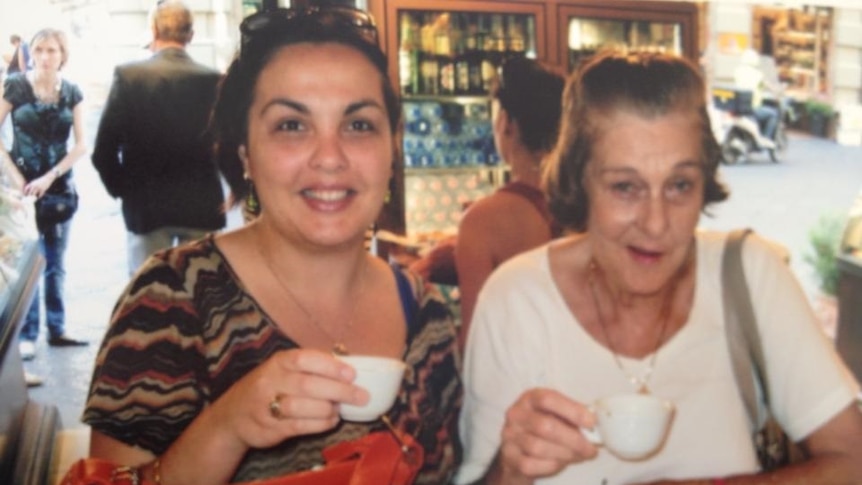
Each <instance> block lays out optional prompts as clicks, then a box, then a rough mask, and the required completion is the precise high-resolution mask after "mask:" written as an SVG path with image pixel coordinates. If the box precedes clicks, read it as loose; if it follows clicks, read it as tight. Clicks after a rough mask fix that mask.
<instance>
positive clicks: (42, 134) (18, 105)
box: [0, 29, 87, 360]
mask: <svg viewBox="0 0 862 485" xmlns="http://www.w3.org/2000/svg"><path fill="white" fill-rule="evenodd" d="M30 49H31V55H32V60H33V69H32V70H30V71H27V72H22V73H16V74H13V75H11V76H9V77H8V78H6V82H5V83H4V91H3V99H2V100H0V123H2V122H3V121H4V120H5V119H6V116H7V115H9V114H10V113H11V116H12V133H13V137H14V138H13V141H12V148H11V149H10V150H7V148H6V147H4V146H3V145H2V141H0V158H2V167H3V170H4V171H5V172H6V173H7V175H9V176H10V177H11V178H12V180H14V181H15V183H17V184H18V185H19V186H20V187H22V190H23V192H24V194H25V195H31V196H33V197H35V198H36V199H39V198H41V197H42V196H44V195H45V194H47V193H50V194H63V193H66V194H70V193H74V192H75V187H74V183H73V180H72V165H74V164H75V163H77V162H78V160H80V159H81V158H82V157H83V156H84V155H86V153H87V147H86V145H85V144H84V107H83V104H82V103H81V101H82V100H83V95H82V94H81V90H80V88H78V86H77V85H75V84H73V83H72V82H70V81H68V80H67V79H64V78H63V76H61V75H60V71H61V69H62V68H63V66H64V65H65V64H66V61H67V60H68V59H69V46H68V42H67V40H66V35H65V34H64V33H63V32H61V31H59V30H54V29H44V30H40V31H39V32H37V33H36V35H35V36H33V40H32V41H31V42H30ZM70 133H72V135H73V137H74V144H72V148H71V149H67V143H68V140H69V134H70ZM73 197H76V195H75V196H73ZM37 204H38V202H37ZM36 223H37V224H36V225H37V227H38V229H39V246H40V248H41V250H42V255H43V256H44V257H45V272H44V284H43V294H44V296H45V314H46V315H45V320H46V323H47V326H48V344H49V345H51V346H58V347H64V346H76V345H86V344H87V343H86V342H82V341H79V340H76V339H74V338H72V337H70V336H68V335H67V334H66V328H65V323H66V314H65V308H64V304H63V283H64V281H65V278H66V270H65V268H64V263H63V258H64V255H65V253H66V246H67V244H68V242H69V229H70V227H71V220H66V221H63V222H57V221H46V220H43V219H40V218H38V217H37V219H36ZM40 303H41V302H40V301H39V292H38V291H37V292H36V295H35V296H34V298H33V303H32V305H31V306H30V310H29V311H28V312H27V316H26V317H25V319H24V326H23V327H22V328H21V333H20V339H21V340H20V343H19V345H20V348H21V356H22V358H24V359H25V360H27V359H32V358H33V357H34V355H35V354H34V351H35V341H36V338H37V337H38V336H39V306H40Z"/></svg>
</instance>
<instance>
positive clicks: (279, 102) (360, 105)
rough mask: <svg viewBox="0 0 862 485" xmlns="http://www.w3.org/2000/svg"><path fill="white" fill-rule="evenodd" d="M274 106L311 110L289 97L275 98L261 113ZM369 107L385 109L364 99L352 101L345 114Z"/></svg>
mask: <svg viewBox="0 0 862 485" xmlns="http://www.w3.org/2000/svg"><path fill="white" fill-rule="evenodd" d="M273 106H286V107H288V108H291V109H294V110H296V111H299V112H300V113H303V114H308V113H309V112H310V111H309V109H308V106H306V105H304V104H303V103H300V102H298V101H293V100H292V99H288V98H276V99H273V100H272V101H270V102H269V103H266V105H264V107H263V109H261V110H260V112H261V114H263V113H265V112H266V111H267V110H268V109H269V108H271V107H273ZM368 107H371V108H378V109H380V110H383V106H381V105H380V103H378V102H377V101H375V100H373V99H363V100H361V101H357V102H355V103H350V104H349V105H348V106H347V109H345V110H344V114H345V115H349V114H353V113H355V112H357V111H360V110H362V109H364V108H368Z"/></svg>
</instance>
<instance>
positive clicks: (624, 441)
mask: <svg viewBox="0 0 862 485" xmlns="http://www.w3.org/2000/svg"><path fill="white" fill-rule="evenodd" d="M591 409H592V411H593V413H595V415H596V427H595V428H592V429H586V428H583V429H582V430H581V431H582V433H583V435H584V436H585V437H586V438H587V439H588V440H590V441H591V442H592V443H594V444H597V445H602V446H604V447H605V448H607V450H608V451H610V452H611V453H613V454H614V455H616V456H617V457H619V458H620V459H622V460H630V461H636V460H643V459H645V458H648V457H649V456H651V455H653V454H655V453H656V452H658V450H659V449H661V446H662V445H663V444H664V440H665V436H666V435H667V432H668V429H669V428H670V423H671V419H672V417H673V412H674V407H673V404H671V403H670V402H669V401H665V400H663V399H660V398H658V397H655V396H651V395H648V394H618V395H614V396H609V397H605V398H602V399H599V400H598V401H596V402H595V403H593V405H592V406H591Z"/></svg>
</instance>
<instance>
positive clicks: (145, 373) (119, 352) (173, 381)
mask: <svg viewBox="0 0 862 485" xmlns="http://www.w3.org/2000/svg"><path fill="white" fill-rule="evenodd" d="M419 286H422V285H419ZM419 292H420V293H421V294H420V295H418V303H419V305H418V307H417V308H418V311H417V312H415V317H416V318H415V321H413V322H411V324H410V329H409V331H408V335H407V339H408V342H407V351H406V354H405V356H404V359H405V361H406V363H407V368H408V370H407V372H405V378H404V382H403V384H402V389H401V391H400V394H399V397H398V399H397V401H396V403H395V406H394V407H393V409H392V410H391V411H390V412H389V417H390V419H391V420H392V422H393V423H395V425H396V426H397V427H398V428H400V429H403V430H406V431H407V432H409V433H411V434H412V435H413V436H414V437H415V438H416V441H417V442H418V443H420V444H421V445H422V446H423V447H424V449H425V464H424V466H423V468H422V470H420V473H419V477H418V479H417V482H416V483H427V484H435V485H436V484H442V483H448V482H449V481H450V479H451V477H452V475H453V474H454V471H455V468H456V467H457V465H458V464H459V463H460V461H461V445H460V443H459V441H458V432H457V421H458V412H459V411H460V407H461V400H462V385H461V380H460V377H459V376H460V374H459V371H460V359H459V357H458V354H457V350H456V348H457V346H456V340H455V338H456V337H455V335H456V333H455V329H454V325H453V321H452V318H451V315H450V313H449V311H448V310H447V309H446V307H445V306H444V305H443V303H441V301H440V300H439V296H438V295H436V294H435V293H434V292H433V288H432V287H430V286H428V287H425V288H422V289H421V290H420V291H419ZM296 347H297V344H296V343H295V342H294V341H292V340H291V339H289V338H288V337H286V336H285V335H284V334H282V333H281V332H280V331H278V329H277V327H276V325H275V324H274V323H273V322H272V320H271V319H270V318H269V316H268V315H267V314H266V313H265V312H264V311H263V310H262V309H261V307H260V306H259V305H258V303H257V302H256V301H255V299H254V298H253V297H252V296H251V295H249V294H248V293H247V292H246V290H245V288H244V287H243V285H242V282H241V281H240V280H239V279H238V278H237V276H236V274H235V273H234V271H233V270H232V269H231V267H230V265H229V264H228V262H227V261H226V260H225V258H224V256H223V255H222V253H221V252H220V251H219V250H218V248H217V247H216V246H215V243H214V241H213V236H209V237H207V238H205V239H202V240H200V241H197V242H195V243H192V244H190V245H186V246H181V247H178V248H172V249H168V250H165V251H163V252H160V253H158V254H156V255H154V256H153V257H152V258H150V260H149V261H148V262H147V263H146V264H145V266H144V268H143V269H142V270H141V271H139V272H138V274H137V276H136V277H135V279H134V280H133V281H132V282H131V283H130V284H129V285H128V287H127V288H126V290H125V292H124V293H123V295H122V296H121V297H120V299H119V301H118V303H117V305H116V307H115V308H114V313H113V316H112V319H111V325H110V327H109V329H108V331H107V334H106V336H105V339H104V341H103V342H102V347H101V349H100V350H99V353H98V356H97V358H96V367H95V371H94V373H93V380H92V383H91V385H90V395H89V398H88V401H87V405H86V408H85V411H84V415H83V418H82V419H83V421H84V422H85V423H87V424H89V425H90V426H92V428H93V429H95V430H97V431H99V432H101V433H104V434H106V435H108V436H110V437H112V438H114V439H117V440H119V441H122V442H124V443H127V444H129V445H132V446H138V447H141V448H143V449H146V450H149V451H151V452H153V453H155V454H156V455H160V454H162V453H164V452H165V450H166V449H167V448H168V446H169V445H170V444H171V443H172V442H173V441H174V440H175V439H177V437H178V436H179V435H180V434H181V433H182V432H183V430H184V429H185V428H186V427H187V426H188V425H189V424H190V423H191V422H192V420H194V419H195V417H196V416H197V415H198V413H200V412H201V410H203V409H204V408H205V407H206V406H207V405H208V404H210V403H212V402H213V401H215V400H216V399H218V398H219V396H221V395H222V393H224V392H225V391H226V390H227V389H228V388H229V387H230V386H231V385H232V384H233V383H234V382H236V381H237V380H238V379H240V378H241V377H242V376H244V375H245V374H246V373H248V372H249V371H251V370H252V369H254V368H255V367H256V366H257V365H258V364H260V363H261V362H263V361H264V360H266V359H267V358H268V357H269V356H271V355H272V354H273V353H275V352H278V351H281V350H285V349H292V348H296ZM381 429H384V428H383V425H382V424H379V423H367V424H365V423H344V422H342V423H341V424H340V425H339V426H338V427H336V428H335V429H333V430H332V431H330V432H327V433H322V434H319V435H313V436H307V437H302V438H295V439H290V440H286V441H284V442H283V443H281V444H280V445H278V446H275V447H272V448H269V449H255V450H251V451H249V453H248V454H247V455H246V457H245V458H244V459H243V461H242V463H241V464H240V466H239V468H238V469H237V472H236V475H235V476H234V478H233V480H234V481H247V480H253V479H260V478H270V477H275V476H279V475H283V474H286V473H291V472H296V471H301V470H307V469H309V468H311V467H313V466H314V465H318V464H320V463H321V462H322V458H321V454H320V451H321V450H322V449H323V448H325V447H326V446H328V445H330V444H333V443H336V442H339V441H343V440H349V439H354V438H357V437H359V436H362V435H364V434H366V433H369V432H371V431H377V430H381Z"/></svg>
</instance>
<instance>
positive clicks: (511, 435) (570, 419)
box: [498, 389, 597, 483]
mask: <svg viewBox="0 0 862 485" xmlns="http://www.w3.org/2000/svg"><path fill="white" fill-rule="evenodd" d="M594 425H595V416H593V414H592V413H591V412H590V410H589V409H587V407H586V406H584V405H583V404H580V403H578V402H575V401H573V400H571V399H569V398H567V397H566V396H564V395H562V394H560V393H559V392H557V391H554V390H551V389H531V390H529V391H526V392H525V393H523V394H522V395H521V397H520V398H518V400H517V401H516V402H515V403H514V404H513V405H512V406H511V407H510V408H509V410H508V411H507V412H506V422H505V424H504V425H503V432H502V440H501V444H500V454H499V457H498V466H499V467H500V468H501V469H500V470H498V471H499V472H501V474H502V476H503V477H508V478H509V479H511V480H514V481H518V482H520V481H524V479H527V481H526V483H529V482H530V481H532V480H533V479H536V478H541V477H549V476H553V475H556V474H557V473H559V472H560V471H561V470H562V469H563V468H565V467H567V466H569V465H571V464H573V463H579V462H582V461H584V460H589V459H591V458H593V457H595V456H596V453H597V450H596V447H595V446H594V445H593V444H592V443H590V442H589V441H588V440H587V438H586V437H584V435H583V434H581V431H580V428H579V427H581V426H583V427H587V428H590V427H592V426H594ZM507 481H510V480H507V479H504V480H501V483H505V482H507Z"/></svg>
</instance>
